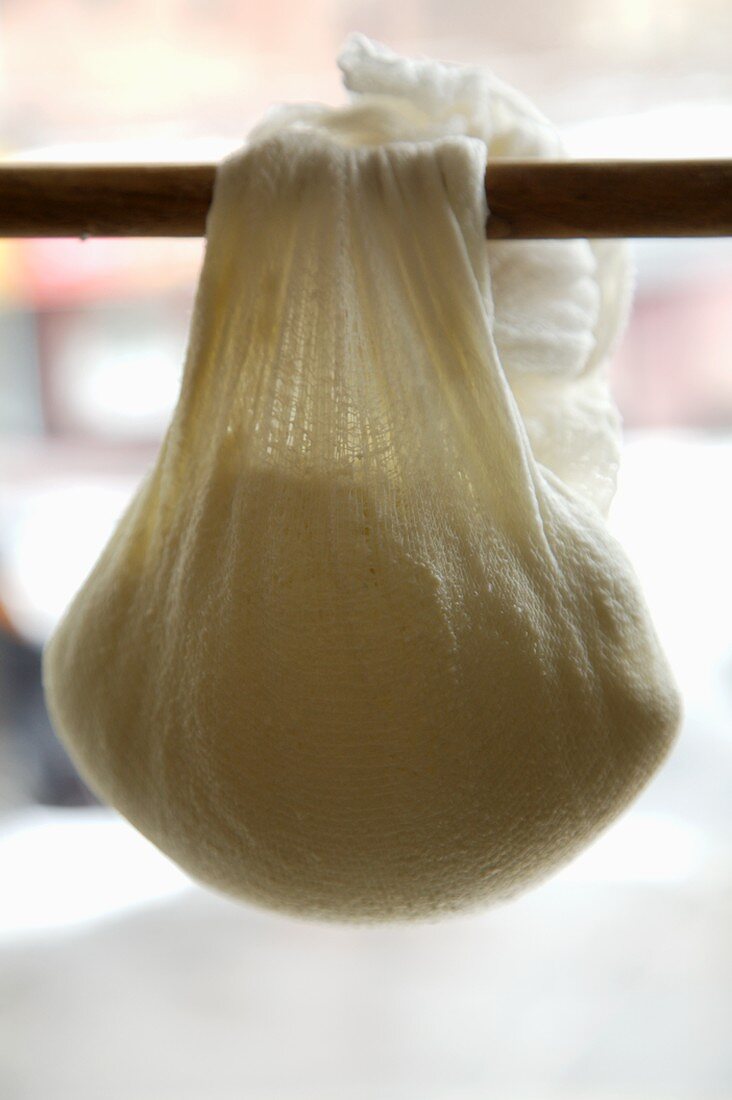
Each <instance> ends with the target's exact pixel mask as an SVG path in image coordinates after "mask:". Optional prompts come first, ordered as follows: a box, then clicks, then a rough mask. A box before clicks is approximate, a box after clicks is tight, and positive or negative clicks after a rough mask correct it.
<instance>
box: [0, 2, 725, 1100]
mask: <svg viewBox="0 0 732 1100" xmlns="http://www.w3.org/2000/svg"><path fill="white" fill-rule="evenodd" d="M350 30H360V31H363V32H364V33H366V34H369V35H372V36H373V37H376V38H378V39H380V40H382V41H384V42H386V43H387V44H389V45H390V46H392V47H393V48H395V49H397V50H399V51H403V52H407V53H423V54H426V55H431V56H435V57H439V58H443V59H448V60H454V61H469V62H480V63H483V64H486V65H488V66H489V67H491V68H493V69H494V71H495V72H496V73H497V74H498V75H499V76H501V77H503V78H504V79H505V80H508V81H510V82H511V83H514V84H516V85H517V86H519V87H520V88H521V89H522V90H523V91H524V92H526V93H527V94H528V95H529V96H531V97H532V98H533V99H534V100H535V101H536V103H537V104H538V105H539V107H540V108H541V109H542V110H543V111H544V112H545V113H546V114H547V115H549V116H550V118H552V120H553V121H554V122H555V123H556V124H557V125H558V126H559V127H560V128H561V130H562V132H563V134H564V136H565V140H566V143H567V146H568V148H569V151H570V153H571V154H573V155H575V156H578V157H593V156H600V157H614V156H617V157H635V156H638V157H656V156H657V157H685V156H717V157H729V156H732V6H731V5H730V3H729V0H605V2H603V3H599V2H595V0H561V2H560V0H513V2H512V3H510V4H506V3H503V2H499V0H481V2H480V3H478V2H475V0H452V2H451V3H450V4H437V3H435V2H433V0H401V2H400V3H399V4H394V3H393V2H392V0H390V2H388V3H387V2H385V0H308V2H307V3H306V2H304V0H282V2H281V3H278V4H261V3H259V2H257V0H246V2H243V0H144V2H143V0H126V2H122V0H4V2H3V4H2V6H1V7H0V151H1V152H2V154H3V155H4V156H5V157H17V158H19V159H24V160H28V159H35V160H43V161H49V160H59V161H71V160H80V161H100V160H104V159H109V160H114V161H117V160H125V159H127V160H133V161H136V160H144V159H149V160H157V161H160V160H165V159H170V160H188V161H192V160H199V159H200V160H213V159H217V158H218V157H220V156H222V155H223V154H225V153H227V152H228V151H230V150H231V149H233V148H234V147H236V146H238V145H240V144H241V142H242V141H243V139H244V137H245V135H246V133H247V131H248V129H249V128H250V127H251V125H252V124H253V123H254V122H256V121H257V120H258V119H259V117H260V116H261V114H262V113H263V111H264V110H265V109H266V108H267V107H268V106H269V105H270V104H271V103H273V102H277V101H283V100H290V101H298V100H299V101H302V100H323V101H326V102H330V103H334V104H335V103H340V102H343V99H344V96H343V93H342V92H341V90H340V86H339V78H338V72H337V69H336V66H335V61H334V58H335V54H336V53H337V50H338V47H339V45H340V43H341V41H342V39H343V37H344V35H345V34H346V33H348V32H349V31H350ZM202 249H203V243H202V242H201V241H170V240H168V241H166V240H145V241H139V240H126V241H121V240H118V241H104V240H89V241H86V242H79V241H42V240H32V241H31V240H28V241H2V242H0V1097H2V1098H3V1100H41V1098H43V1100H46V1098H49V1097H53V1098H54V1100H131V1098H133V1097H134V1098H139V1097H141V1096H150V1097H153V1096H154V1097H155V1098H156V1100H203V1098H205V1100H230V1098H231V1100H233V1098H235V1097H236V1098H237V1100H249V1098H252V1100H255V1098H256V1100H304V1098H308V1100H311V1098H312V1100H351V1098H353V1100H361V1098H364V1100H365V1098H372V1097H374V1098H375V1097H378V1098H379V1100H392V1098H394V1100H396V1098H398V1100H412V1098H414V1100H433V1098H434V1100H437V1098H441V1100H442V1098H450V1100H473V1098H478V1097H480V1098H481V1100H484V1098H487V1097H497V1098H500V1100H538V1098H542V1100H554V1098H557V1100H559V1098H562V1100H564V1098H567V1100H569V1098H572V1100H590V1098H592V1100H619V1098H624V1100H626V1098H627V1100H630V1098H633V1100H636V1098H637V1100H661V1098H663V1100H681V1098H684V1100H687V1098H688V1100H704V1098H710V1100H712V1098H713V1100H722V1098H729V1097H732V1043H731V1042H730V1020H732V936H731V935H730V929H731V928H732V799H731V798H730V789H731V785H732V738H731V737H730V725H731V720H732V570H731V569H730V563H731V562H732V521H731V520H730V484H731V481H732V241H723V240H696V241H654V242H651V241H639V242H636V244H635V252H636V262H637V290H636V298H635V305H634V310H633V314H632V317H631V320H630V324H629V327H628V330H627V333H626V335H625V338H624V340H623V342H622V345H621V347H620V348H619V351H618V354H617V355H616V357H615V361H614V364H613V381H614V386H615V392H616V395H617V399H618V401H619V403H620V405H621V409H622V412H623V415H624V418H625V425H626V448H625V456H624V464H623V469H622V476H621V482H620V488H619V492H618V496H617V500H616V504H615V506H614V509H613V514H612V524H613V528H614V530H615V532H616V534H617V535H618V536H619V537H620V539H621V540H622V542H623V544H624V545H625V547H626V549H627V551H628V553H629V555H630V556H631V558H632V560H633V562H634V564H635V566H636V569H637V571H638V573H639V574H640V576H641V580H642V582H643V584H644V587H645V591H646V594H647V598H648V601H649V603H650V605H651V609H652V612H653V614H654V617H655V621H656V624H657V627H658V630H659V633H660V635H661V638H662V640H663V643H664V646H665V648H666V650H667V652H668V654H669V657H670V659H671V661H672V664H673V667H674V669H675V671H676V674H677V677H678V680H679V683H680V685H681V688H682V691H683V694H684V700H685V710H686V717H685V723H684V728H683V730H682V733H681V737H680V739H679V742H678V745H677V747H676V749H675V751H674V753H673V755H672V757H671V758H670V759H669V761H668V763H667V764H666V765H665V767H664V768H663V770H662V771H661V773H660V774H659V775H658V777H657V778H656V779H655V780H654V782H653V783H652V784H651V786H650V787H649V788H648V789H647V790H646V792H645V793H644V794H643V796H642V797H641V798H640V800H639V801H638V802H637V803H636V804H635V806H634V807H633V809H632V810H631V811H630V812H629V813H627V814H626V815H625V816H624V817H623V818H622V819H621V820H620V821H618V822H617V824H616V825H615V826H614V827H613V828H611V829H610V830H609V831H608V832H607V833H606V834H605V835H604V836H603V837H602V838H601V839H600V840H599V841H598V842H597V843H596V844H595V845H594V846H593V847H592V848H591V849H590V850H588V851H587V852H586V853H585V854H584V855H583V856H582V857H581V858H580V859H578V860H576V861H575V862H574V863H573V864H572V865H571V866H570V867H568V868H567V869H566V870H565V871H563V872H562V873H561V874H560V875H558V876H556V877H555V878H554V879H553V880H552V881H550V882H549V883H547V884H546V885H545V886H542V887H541V888H539V889H536V890H534V891H532V892H531V893H529V894H528V895H526V896H525V897H523V898H520V899H519V900H517V901H514V902H512V903H511V904H510V905H505V906H502V907H499V908H496V909H493V910H490V911H488V912H486V913H484V914H480V915H477V916H471V917H466V918H459V919H455V920H453V921H449V922H447V923H443V924H436V925H424V926H418V927H413V928H381V929H358V928H356V929H354V928H339V927H335V926H334V927H330V926H318V925H309V924H305V923H298V922H295V921H292V920H288V919H286V918H284V917H281V916H274V915H271V914H268V913H265V912H262V911H258V910H256V909H250V908H247V907H246V906H239V905H235V904H233V903H230V902H228V901H226V900H224V899H222V898H219V897H216V896H214V895H212V894H211V893H208V892H206V891H204V890H202V889H200V888H198V887H196V886H194V885H192V884H191V883H190V882H189V881H188V880H187V879H186V878H185V877H184V876H183V875H182V874H181V873H180V872H179V871H178V870H177V869H176V868H175V867H173V866H172V865H171V864H170V863H169V862H168V861H167V860H166V859H165V858H164V857H163V856H161V855H159V854H158V853H157V851H156V850H155V849H153V848H152V847H151V846H150V845H149V844H148V843H147V842H146V841H144V840H143V839H142V838H141V837H139V836H138V835H137V834H136V833H135V832H134V830H133V829H132V828H131V827H130V826H128V825H127V824H126V823H125V822H123V821H122V820H120V819H119V818H118V817H117V816H116V815H115V814H113V813H112V812H111V811H109V810H107V809H104V808H102V807H100V806H98V805H96V804H95V801H94V799H93V797H92V796H91V795H90V793H89V792H88V791H87V790H86V789H85V787H84V785H83V783H82V782H81V781H80V779H79V778H78V777H77V776H76V774H75V772H74V770H73V768H72V766H71V765H70V763H69V762H68V760H67V759H66V757H65V756H64V754H63V752H62V750H61V748H60V746H59V745H58V743H57V742H56V741H55V739H54V737H53V734H52V731H51V729H50V726H49V722H48V718H47V715H46V712H45V709H44V704H43V698H42V692H41V686H40V679H39V670H40V652H41V647H42V645H43V643H44V640H45V639H46V638H47V637H48V635H49V632H50V631H51V629H52V628H53V625H54V623H55V622H56V620H57V619H58V617H59V615H60V614H61V612H62V611H63V609H64V607H65V606H66V604H67V603H68V601H69V599H70V597H71V595H72V594H73V592H74V591H75V589H76V588H77V587H78V585H79V584H80V583H81V581H82V580H83V578H84V576H85V574H86V572H87V571H88V569H89V568H90V566H91V565H92V563H93V561H94V560H95V558H96V556H97V554H98V553H99V551H100V549H101V547H102V546H103V544H104V543H105V541H106V539H107V537H108V536H109V534H110V532H111V529H112V527H113V525H114V523H115V520H116V518H117V517H118V515H119V514H120V511H121V509H122V508H123V507H124V505H125V503H126V501H127V500H128V499H129V497H130V494H131V493H132V492H133V491H134V488H135V486H136V484H137V483H138V481H139V479H140V477H141V476H142V474H143V473H144V472H145V471H146V469H148V467H149V466H150V464H151V462H152V461H153V459H154V456H155V453H156V450H157V447H158V445H159V442H160V439H161V435H162V432H163V430H164V428H165V425H166V423H167V420H168V418H169V416H170V413H171V409H172V406H173V404H174V401H175V399H176V394H177V387H178V384H179V378H180V371H181V366H182V361H183V355H184V351H185V344H186V337H187V326H188V323H189V319H190V314H191V307H192V301H193V294H194V290H195V283H196V278H197V275H198V270H199V266H200V262H201V258H202Z"/></svg>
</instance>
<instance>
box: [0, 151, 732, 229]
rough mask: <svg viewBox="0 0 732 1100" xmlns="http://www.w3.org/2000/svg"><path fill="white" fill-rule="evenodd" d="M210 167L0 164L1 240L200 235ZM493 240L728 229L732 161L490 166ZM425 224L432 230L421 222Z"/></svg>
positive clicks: (213, 168)
mask: <svg viewBox="0 0 732 1100" xmlns="http://www.w3.org/2000/svg"><path fill="white" fill-rule="evenodd" d="M215 173H216V166H215V165H213V164H119V165H107V164H90V165H57V164H21V163H18V162H15V163H5V164H2V165H0V237H198V236H202V235H203V234H204V233H205V228H206V213H207V211H208V208H209V205H210V203H211V195H212V189H213V183H214V177H215ZM486 196H487V199H488V207H489V210H490V217H489V218H488V224H487V235H488V237H491V238H496V239H501V238H503V239H510V238H567V237H724V236H732V160H672V161H638V160H631V161H618V160H591V161H539V160H529V161H511V160H500V161H495V162H492V163H491V164H490V165H489V166H488V169H487V171H486ZM425 232H429V226H425Z"/></svg>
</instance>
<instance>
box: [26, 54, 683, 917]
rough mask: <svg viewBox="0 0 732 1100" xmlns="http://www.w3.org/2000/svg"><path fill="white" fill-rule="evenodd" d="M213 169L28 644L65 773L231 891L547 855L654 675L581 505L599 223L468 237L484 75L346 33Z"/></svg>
mask: <svg viewBox="0 0 732 1100" xmlns="http://www.w3.org/2000/svg"><path fill="white" fill-rule="evenodd" d="M341 64H342V67H343V69H344V71H345V74H346V83H347V85H348V87H349V88H350V89H351V90H352V92H353V100H354V102H353V105H352V106H351V107H349V108H347V109H345V110H342V111H334V110H328V109H326V108H320V107H313V106H310V107H304V108H298V107H294V108H292V107H291V108H284V109H279V110H278V111H276V112H273V113H272V114H271V115H270V116H269V117H268V118H267V119H266V120H265V122H264V123H263V124H262V125H261V126H260V127H259V128H258V129H257V130H256V131H255V133H254V134H253V135H252V138H251V141H250V143H249V144H248V146H247V147H246V148H244V149H243V150H241V151H240V152H237V153H236V154H234V155H232V156H231V157H229V158H228V159H227V160H226V161H225V162H224V163H223V165H222V166H221V168H220V170H219V173H218V177H217V183H216V190H215V196H214V202H213V206H212V209H211V212H210V215H209V221H208V232H207V235H208V247H207V252H206V258H205V262H204V267H203V271H202V274H201V280H200V285H199V291H198V297H197V302H196V308H195V314H194V317H193V321H192V326H191V334H190V342H189V347H188V353H187V359H186V366H185V375H184V380H183V385H182V390H181V395H180V400H179V403H178V406H177V409H176V412H175V415H174V417H173V421H172V423H171V426H170V428H169V431H168V433H167V436H166V439H165V442H164V444H163V447H162V449H161V451H160V454H159V456H158V459H157V462H156V464H155V467H154V469H153V470H152V472H151V474H150V476H149V477H148V478H147V479H146V481H145V482H144V484H143V485H142V487H141V489H140V491H139V493H138V494H137V496H136V498H135V499H134V501H133V502H132V504H131V505H130V507H129V509H128V511H127V513H126V514H125V516H124V518H123V519H122V521H121V523H120V525H119V528H118V529H117V531H116V533H115V534H114V536H113V538H112V540H111V541H110V543H109V545H108V546H107V548H106V550H105V551H104V553H103V555H102V557H101V559H100V561H99V562H98V564H97V566H96V567H95V569H94V571H93V572H92V574H91V576H90V577H89V579H88V580H87V582H86V584H85V585H84V587H83V588H82V589H81V591H80V592H79V594H78V595H77V597H76V599H75V601H74V602H73V604H72V606H71V608H70V610H69V611H68V613H67V615H66V617H65V618H64V620H63V621H62V623H61V624H60V626H59V628H58V630H57V632H56V634H55V635H54V637H53V638H52V640H51V642H50V643H49V646H48V648H47V651H46V654H45V663H44V671H45V683H46V689H47V696H48V701H49V706H50V710H51V714H52V717H53V720H54V723H55V725H56V727H57V729H58V732H59V734H60V735H61V737H62V738H63V739H64V740H65V741H66V743H67V744H68V745H69V747H70V749H71V751H72V753H73V754H74V756H75V758H76V759H77V761H78V763H79V766H80V768H81V769H82V771H83V772H84V774H85V775H86V776H87V777H88V779H89V781H90V782H91V783H92V785H93V786H94V787H95V788H96V789H97V790H98V791H99V792H100V793H101V794H102V795H103V796H104V797H105V798H107V799H108V800H109V801H110V802H112V803H113V804H114V805H115V806H117V807H118V808H119V809H120V810H121V812H122V813H124V814H125V815H126V816H127V817H129V818H130V820H131V821H133V822H134V823H135V824H136V825H137V826H138V828H140V829H141V831H142V832H144V833H145V834H146V835H147V836H149V837H150V838H151V839H152V840H154V841H155V842H156V843H157V844H158V845H159V846H160V847H161V848H162V849H163V850H164V851H166V852H167V853H168V854H170V855H171V856H172V857H173V858H174V859H176V860H177V861H178V862H179V863H180V864H181V865H182V866H183V867H184V868H186V869H187V870H189V871H190V872H191V873H192V874H193V875H195V876H196V877H198V878H200V879H201V880H203V881H206V882H209V883H211V884H212V885H214V886H215V887H217V888H219V889H222V890H225V891H227V892H229V893H232V894H235V895H237V896H240V897H243V898H247V899H249V900H252V901H254V902H259V903H262V904H266V905H272V906H276V907H279V908H283V909H287V910H289V911H293V912H296V913H300V914H305V915H313V916H319V917H328V918H342V919H357V920H378V919H385V918H394V919H402V918H404V919H406V918H414V917H420V916H429V915H434V914H436V913H444V912H450V911H453V910H456V909H460V908H462V907H464V906H468V905H472V904H477V903H480V902H483V901H486V900H488V899H491V898H501V897H505V896H507V895H509V894H511V893H513V892H514V891H515V890H517V889H518V888H520V887H522V886H524V885H527V884H529V883H530V882H532V881H535V880H536V879H538V878H540V877H541V876H542V875H545V874H547V873H548V872H549V871H550V870H551V869H552V868H554V867H556V866H558V865H560V864H561V863H562V862H563V861H565V860H566V859H567V858H569V857H570V856H571V855H572V854H573V853H574V852H575V851H577V850H578V849H579V848H580V847H581V846H582V845H583V844H585V843H586V842H587V841H588V840H589V839H590V838H591V837H592V836H594V835H595V834H596V833H597V832H598V830H600V829H601V828H602V827H603V826H604V825H605V824H606V823H607V822H608V821H610V820H611V819H612V818H613V817H614V816H615V815H616V814H617V813H618V812H619V811H620V810H621V809H622V807H623V806H625V805H626V804H627V803H628V801H629V800H630V798H631V797H632V796H633V795H634V794H635V793H636V792H637V791H638V790H639V788H640V787H641V786H642V784H643V783H644V782H645V781H646V780H647V779H648V777H649V775H650V774H651V772H652V771H653V769H654V768H655V767H656V765H657V764H658V762H659V761H660V759H661V758H662V757H663V755H664V754H665V752H666V750H667V748H668V745H669V743H670V740H671V738H672V736H673V733H674V731H675V728H676V724H677V719H678V703H677V699H676V694H675V690H674V687H673V685H672V683H671V680H670V676H669V673H668V670H667V666H666V663H665V661H664V658H663V656H662V654H661V652H660V651H659V648H658V644H657V642H656V638H655V635H654V632H653V628H652V626H651V624H650V622H649V621H648V617H647V614H646V611H645V608H644V605H643V601H642V597H641V595H640V593H639V591H638V588H637V585H636V582H635V580H634V578H633V576H632V573H631V570H630V568H629V566H628V564H627V563H626V561H625V559H624V556H623V554H622V552H621V551H620V549H619V547H618V546H617V545H616V543H615V542H614V541H613V540H612V539H611V538H610V536H609V535H608V533H607V531H606V529H605V526H604V522H603V519H602V514H601V513H602V511H603V509H604V508H605V507H606V505H607V503H608V501H609V498H610V496H611V494H612V488H613V485H614V474H615V468H616V463H617V416H616V413H615V410H614V408H613V405H612V402H611V400H610V397H609V394H608V391H607V386H606V383H605V380H604V377H603V375H602V363H603V360H604V358H605V357H606V355H607V352H608V351H609V349H610V348H611V346H612V343H613V341H614V339H615V338H616V335H617V332H618V328H619V326H620V324H621V323H622V320H623V318H624V315H625V312H626V310H627V303H628V297H629V279H628V273H627V266H626V262H625V259H624V253H623V251H622V248H618V247H616V246H615V245H605V246H601V245H597V246H592V245H590V244H588V243H587V242H584V241H572V242H557V243H552V244H548V243H538V242H510V243H504V244H497V243H492V244H489V245H487V244H486V240H485V219H486V213H487V212H486V200H485V193H484V170H485V163H486V156H487V157H488V158H490V157H492V156H505V155H511V156H530V155H558V154H559V153H560V148H559V143H558V141H557V138H556V136H555V135H554V133H553V132H552V130H551V128H550V127H549V125H548V123H547V122H546V121H545V120H544V119H542V118H541V116H540V115H538V114H537V112H536V111H535V110H534V109H533V108H532V107H531V106H530V105H529V104H528V103H526V102H525V101H524V100H523V99H522V98H521V97H520V96H519V95H518V94H517V93H515V92H513V91H512V90H510V89H508V88H506V87H505V86H504V85H503V84H501V83H500V82H498V81H497V80H495V78H494V77H492V76H491V75H490V74H486V73H481V72H476V71H474V70H469V69H468V70H464V69H461V68H457V67H450V66H442V65H438V64H435V63H432V62H426V61H423V62H410V61H405V60H402V59H398V58H396V57H394V56H393V55H391V54H389V53H388V52H386V51H383V50H380V49H379V48H377V47H375V46H374V45H372V44H371V43H369V42H367V41H366V40H364V39H362V38H355V39H352V40H351V41H350V43H349V45H348V46H347V48H346V50H345V51H344V54H343V56H342V59H341Z"/></svg>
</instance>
